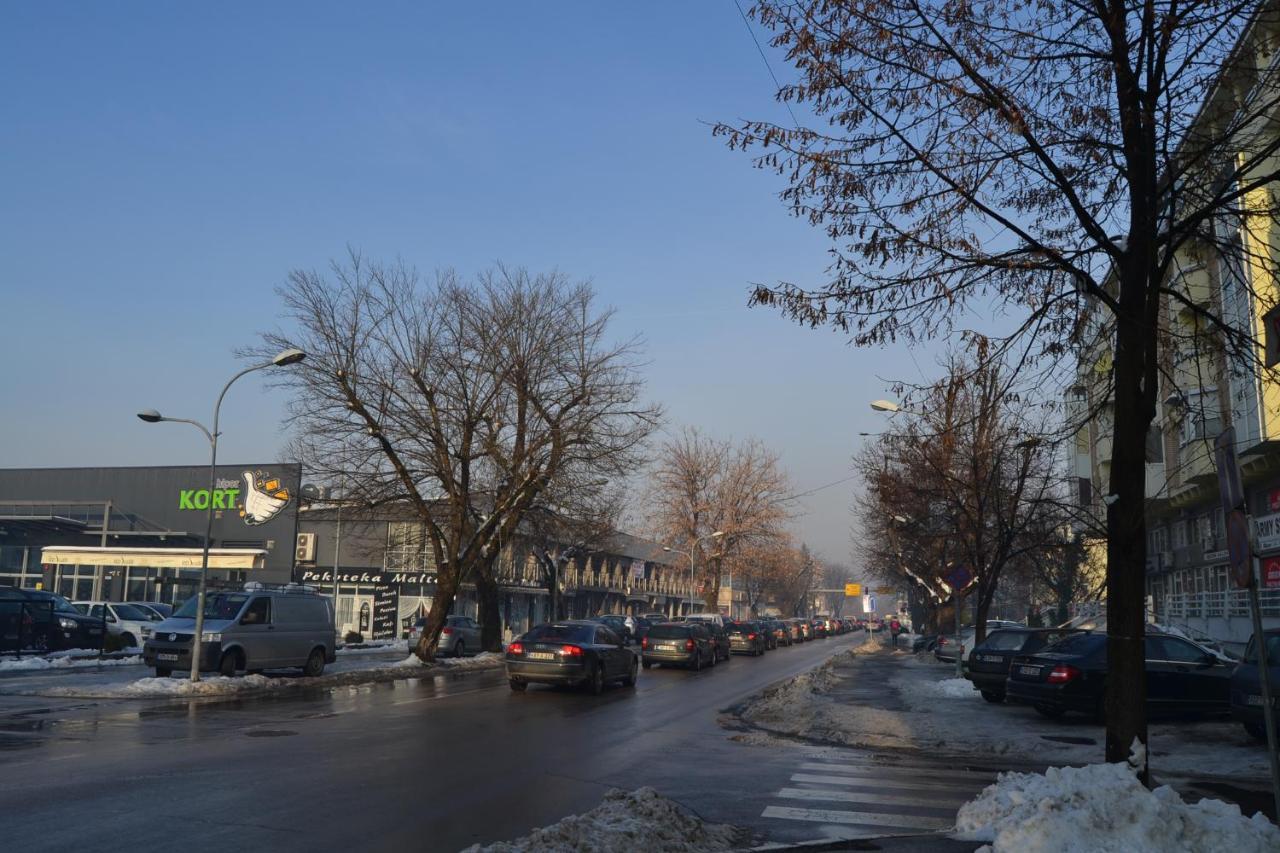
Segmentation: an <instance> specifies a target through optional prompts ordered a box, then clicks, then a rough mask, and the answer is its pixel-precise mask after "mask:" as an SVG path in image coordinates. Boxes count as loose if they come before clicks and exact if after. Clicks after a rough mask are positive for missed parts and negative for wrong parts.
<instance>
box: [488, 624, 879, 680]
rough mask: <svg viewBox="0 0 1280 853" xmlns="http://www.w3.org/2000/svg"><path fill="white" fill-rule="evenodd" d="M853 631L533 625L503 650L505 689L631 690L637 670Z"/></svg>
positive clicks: (710, 661)
mask: <svg viewBox="0 0 1280 853" xmlns="http://www.w3.org/2000/svg"><path fill="white" fill-rule="evenodd" d="M852 630H854V628H853V620H850V619H841V618H838V617H830V616H822V617H817V618H814V619H801V618H795V619H780V618H773V617H760V618H758V619H753V620H746V621H734V620H732V619H730V618H729V617H727V616H724V615H721V614H718V613H695V614H692V615H689V616H684V617H674V618H673V617H668V616H666V615H665V614H662V613H651V614H645V615H643V616H638V617H637V616H628V617H624V616H615V615H605V616H597V617H595V618H594V619H569V620H565V621H561V622H550V623H546V624H543V625H538V626H536V627H534V628H533V630H531V631H528V632H527V633H525V634H523V635H522V636H520V637H519V638H517V639H516V640H515V641H514V642H512V643H511V644H510V645H509V646H507V650H506V653H505V663H506V669H507V681H508V683H509V684H510V685H511V689H512V690H515V691H517V692H522V691H524V690H526V689H527V688H528V686H529V685H530V684H562V685H580V686H584V687H586V688H587V689H588V690H590V691H591V692H592V693H595V694H599V693H601V692H602V691H603V690H604V687H605V685H606V684H609V683H613V682H619V683H621V684H623V685H625V686H628V687H631V686H634V685H635V683H636V678H637V675H638V674H639V670H640V669H641V668H644V669H646V670H647V669H651V668H652V667H654V666H674V667H683V668H686V669H692V670H694V671H698V670H701V669H702V668H703V667H712V666H715V665H716V664H717V663H720V662H723V661H728V660H729V659H730V656H731V655H734V654H743V655H750V656H752V657H759V656H761V655H763V654H765V653H766V652H768V651H770V650H772V649H777V648H779V647H780V646H791V645H795V644H796V643H803V642H807V641H810V640H818V639H823V638H826V637H833V636H836V635H837V634H844V633H847V632H849V631H852ZM635 643H638V646H639V650H638V652H637V650H636V649H635V648H633V644H635Z"/></svg>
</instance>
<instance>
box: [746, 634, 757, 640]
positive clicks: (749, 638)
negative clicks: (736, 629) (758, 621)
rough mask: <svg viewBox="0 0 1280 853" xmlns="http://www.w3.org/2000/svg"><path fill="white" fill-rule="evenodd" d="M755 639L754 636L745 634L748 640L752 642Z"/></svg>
mask: <svg viewBox="0 0 1280 853" xmlns="http://www.w3.org/2000/svg"><path fill="white" fill-rule="evenodd" d="M755 638H756V635H755V634H747V639H748V640H754V639H755Z"/></svg>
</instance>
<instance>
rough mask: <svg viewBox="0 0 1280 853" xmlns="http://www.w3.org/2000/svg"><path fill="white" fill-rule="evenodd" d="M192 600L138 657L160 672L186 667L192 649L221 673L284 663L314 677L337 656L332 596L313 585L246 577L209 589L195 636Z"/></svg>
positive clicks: (163, 674)
mask: <svg viewBox="0 0 1280 853" xmlns="http://www.w3.org/2000/svg"><path fill="white" fill-rule="evenodd" d="M196 602H197V599H196V598H190V599H188V600H187V602H186V603H185V604H183V605H182V606H181V607H179V608H178V610H177V612H175V613H174V614H173V616H171V617H169V618H168V619H166V620H164V621H163V622H160V623H158V624H157V625H156V626H155V631H154V632H152V634H151V639H149V640H147V642H146V644H145V645H144V646H143V649H142V659H143V660H144V661H145V662H146V664H147V666H151V667H155V670H156V675H157V676H158V677H161V678H164V677H166V676H168V675H170V674H171V673H172V672H173V670H175V669H177V670H184V669H188V668H190V666H191V656H192V654H193V653H195V654H197V655H198V658H197V660H198V662H199V664H198V665H199V667H200V669H201V670H202V671H207V670H217V671H218V672H219V673H220V674H221V675H225V676H233V675H235V674H236V673H237V672H240V671H241V670H247V671H248V672H261V671H262V670H264V669H281V668H285V667H302V671H303V673H304V674H306V675H309V676H317V675H320V674H321V673H322V672H324V666H325V664H326V663H333V662H334V661H335V660H336V656H335V648H336V638H335V636H334V630H333V625H334V621H333V600H332V599H331V598H329V597H328V596H324V595H319V594H318V593H317V592H316V591H315V589H314V588H312V587H308V586H301V585H297V584H288V585H287V586H284V587H279V588H267V587H264V586H263V585H262V584H259V583H256V582H250V583H247V584H245V586H244V590H243V591H228V592H212V593H209V594H207V595H206V596H205V600H204V633H203V635H202V636H200V637H198V638H197V637H195V635H194V630H195V620H196ZM197 641H198V645H197ZM193 650H198V651H194V652H193Z"/></svg>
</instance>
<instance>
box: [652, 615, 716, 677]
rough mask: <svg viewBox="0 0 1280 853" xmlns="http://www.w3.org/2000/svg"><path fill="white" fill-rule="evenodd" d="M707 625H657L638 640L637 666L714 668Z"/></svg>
mask: <svg viewBox="0 0 1280 853" xmlns="http://www.w3.org/2000/svg"><path fill="white" fill-rule="evenodd" d="M707 627H708V626H706V625H703V624H700V623H698V622H659V623H658V624H657V625H654V626H652V627H651V628H649V635H648V636H647V637H645V638H644V639H643V640H641V641H640V663H641V665H642V666H643V667H644V668H645V669H648V668H649V667H651V666H653V665H654V664H662V665H663V666H684V667H688V668H689V669H692V670H694V671H697V670H700V669H702V666H703V664H707V665H710V666H715V665H716V647H715V643H714V641H713V640H712V638H711V632H710V631H709V630H708V629H707Z"/></svg>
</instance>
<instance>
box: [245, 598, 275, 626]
mask: <svg viewBox="0 0 1280 853" xmlns="http://www.w3.org/2000/svg"><path fill="white" fill-rule="evenodd" d="M240 623H241V624H242V625H269V624H271V599H269V598H255V599H254V600H253V601H251V602H249V606H248V607H246V608H245V611H244V616H243V617H241V619H240Z"/></svg>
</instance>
